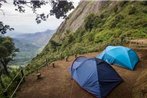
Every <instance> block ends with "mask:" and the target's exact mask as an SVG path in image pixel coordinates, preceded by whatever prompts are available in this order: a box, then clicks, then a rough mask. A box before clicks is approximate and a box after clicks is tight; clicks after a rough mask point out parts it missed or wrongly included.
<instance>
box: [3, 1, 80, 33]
mask: <svg viewBox="0 0 147 98" xmlns="http://www.w3.org/2000/svg"><path fill="white" fill-rule="evenodd" d="M12 1H13V0H8V3H7V4H3V6H2V8H1V9H2V10H3V12H4V13H5V15H3V12H2V11H1V10H0V21H3V22H4V24H9V25H10V26H11V27H13V28H14V29H15V31H13V32H18V33H35V32H41V31H45V30H47V29H51V30H55V29H57V28H58V26H59V25H60V24H61V22H62V21H63V19H56V18H55V17H54V16H50V17H49V18H48V20H47V21H45V22H42V23H41V24H37V23H36V21H35V18H36V15H34V14H33V12H32V11H31V9H29V8H27V7H26V12H25V13H19V12H17V11H15V8H16V7H15V6H14V5H13V4H12V3H13V2H12ZM70 1H73V2H74V6H75V7H76V6H77V5H78V3H79V1H80V0H70ZM50 9H51V7H50V6H49V5H47V6H43V7H42V8H41V9H39V10H38V12H44V13H49V11H50Z"/></svg>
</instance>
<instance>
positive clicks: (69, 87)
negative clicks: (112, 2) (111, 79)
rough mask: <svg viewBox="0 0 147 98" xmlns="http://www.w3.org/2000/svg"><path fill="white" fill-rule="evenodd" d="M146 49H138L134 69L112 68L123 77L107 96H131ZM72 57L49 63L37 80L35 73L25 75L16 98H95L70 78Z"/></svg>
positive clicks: (143, 62) (109, 97)
mask: <svg viewBox="0 0 147 98" xmlns="http://www.w3.org/2000/svg"><path fill="white" fill-rule="evenodd" d="M146 52H147V50H144V51H142V50H141V51H140V50H139V51H138V52H137V53H138V55H139V57H140V58H141V60H142V59H143V60H142V61H141V62H140V63H138V65H137V67H136V69H135V71H130V70H127V69H124V68H121V67H117V66H115V65H114V66H113V68H114V69H115V70H116V71H117V72H118V73H119V75H120V76H121V77H122V78H123V80H124V82H122V83H121V84H120V85H119V86H118V87H116V88H115V89H114V90H113V91H112V92H111V93H110V94H109V95H108V97H107V98H118V96H119V98H132V88H133V85H134V83H135V81H136V79H137V77H138V76H139V74H140V73H141V72H142V71H143V70H145V69H147V66H145V64H146V63H147V54H145V53H146ZM96 55H97V53H88V54H84V55H83V56H86V57H95V56H96ZM73 60H74V57H73V56H71V57H69V61H68V62H65V60H59V61H56V62H55V68H53V67H52V66H51V65H48V66H46V67H43V68H42V69H40V70H39V72H40V73H41V74H42V79H40V80H37V77H36V73H33V74H31V75H29V76H27V77H26V81H25V83H24V84H22V86H21V88H20V89H19V91H18V93H17V98H95V97H94V96H92V95H91V94H89V93H87V92H86V91H84V90H83V89H81V88H80V87H79V86H78V84H76V83H75V82H74V80H72V79H71V77H70V74H69V72H68V70H67V69H68V67H69V66H70V65H71V63H72V61H73Z"/></svg>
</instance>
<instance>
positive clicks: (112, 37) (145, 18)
mask: <svg viewBox="0 0 147 98" xmlns="http://www.w3.org/2000/svg"><path fill="white" fill-rule="evenodd" d="M132 10H133V11H132ZM129 13H131V14H129ZM101 15H102V16H103V17H104V18H102V19H101V25H100V26H99V25H98V26H94V27H92V30H91V31H89V30H85V28H84V27H81V28H79V29H78V30H77V31H76V32H71V31H70V30H69V31H67V32H66V34H65V38H64V39H62V40H60V41H56V40H53V41H52V42H51V41H50V42H49V43H48V45H47V46H46V47H45V48H44V50H43V51H42V53H40V54H39V55H38V56H37V57H35V58H34V59H33V60H32V62H31V66H29V67H28V70H29V71H30V70H32V69H33V70H34V69H36V68H37V67H39V66H40V65H42V64H43V63H44V62H45V60H46V59H48V61H49V62H52V61H54V60H57V59H63V58H64V57H66V56H69V55H73V54H82V53H88V52H93V51H100V50H102V49H103V48H104V47H105V46H107V45H110V44H111V45H121V44H123V43H122V41H121V39H122V38H125V37H134V38H135V39H137V38H147V5H144V4H143V3H142V2H125V3H124V2H119V3H117V4H116V5H115V6H113V7H112V8H111V9H110V7H107V6H106V7H104V8H103V9H102V11H101ZM83 25H84V24H83ZM145 76H146V75H145Z"/></svg>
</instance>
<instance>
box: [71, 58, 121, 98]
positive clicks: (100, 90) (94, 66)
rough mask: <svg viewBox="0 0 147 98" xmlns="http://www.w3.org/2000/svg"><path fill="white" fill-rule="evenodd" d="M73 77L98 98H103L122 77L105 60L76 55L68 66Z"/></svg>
mask: <svg viewBox="0 0 147 98" xmlns="http://www.w3.org/2000/svg"><path fill="white" fill-rule="evenodd" d="M70 73H71V75H72V77H73V79H74V80H75V81H76V82H77V83H78V84H79V85H80V86H81V87H82V88H83V89H85V90H87V91H88V92H90V93H92V94H93V95H95V96H96V97H98V98H104V97H106V96H107V94H108V93H109V92H111V91H112V89H113V88H114V87H116V86H117V85H118V84H119V83H121V81H122V79H121V77H120V76H119V75H118V74H117V72H116V71H115V70H114V69H113V68H112V67H111V66H110V65H109V64H108V63H106V62H105V61H103V60H100V59H97V58H86V57H78V58H77V59H75V61H74V62H73V64H72V65H71V67H70Z"/></svg>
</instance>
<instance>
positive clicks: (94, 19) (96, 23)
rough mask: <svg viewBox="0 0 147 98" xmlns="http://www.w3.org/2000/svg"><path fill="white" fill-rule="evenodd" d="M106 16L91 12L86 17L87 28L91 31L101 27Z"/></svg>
mask: <svg viewBox="0 0 147 98" xmlns="http://www.w3.org/2000/svg"><path fill="white" fill-rule="evenodd" d="M103 17H104V16H103V15H101V17H99V16H97V15H95V14H90V15H88V16H87V17H86V18H85V20H84V21H85V25H84V27H85V30H87V31H91V30H92V29H93V28H97V27H101V25H102V23H103V22H102V19H101V18H103Z"/></svg>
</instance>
